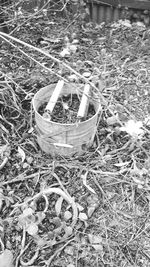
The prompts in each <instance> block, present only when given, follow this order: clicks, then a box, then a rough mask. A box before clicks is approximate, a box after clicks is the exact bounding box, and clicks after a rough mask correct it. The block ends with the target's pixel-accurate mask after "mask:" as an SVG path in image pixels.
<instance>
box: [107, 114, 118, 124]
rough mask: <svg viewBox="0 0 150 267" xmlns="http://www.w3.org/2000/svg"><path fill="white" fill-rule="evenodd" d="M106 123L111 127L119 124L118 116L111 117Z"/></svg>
mask: <svg viewBox="0 0 150 267" xmlns="http://www.w3.org/2000/svg"><path fill="white" fill-rule="evenodd" d="M106 122H107V124H108V125H109V126H111V125H114V124H116V123H118V116H117V115H116V116H111V117H109V118H107V120H106Z"/></svg>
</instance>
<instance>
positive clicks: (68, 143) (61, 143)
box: [33, 84, 101, 156]
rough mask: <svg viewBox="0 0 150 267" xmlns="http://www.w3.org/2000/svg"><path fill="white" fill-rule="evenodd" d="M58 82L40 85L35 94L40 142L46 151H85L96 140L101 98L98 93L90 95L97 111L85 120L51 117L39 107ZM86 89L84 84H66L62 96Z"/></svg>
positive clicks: (36, 120) (65, 154) (70, 153)
mask: <svg viewBox="0 0 150 267" xmlns="http://www.w3.org/2000/svg"><path fill="white" fill-rule="evenodd" d="M55 86H56V84H51V85H48V86H46V87H44V88H42V89H40V90H39V91H38V92H37V93H36V94H35V96H34V98H33V108H34V111H35V122H36V128H37V141H38V144H39V146H40V148H41V149H42V150H43V151H44V152H46V153H47V154H52V155H58V154H59V155H63V156H69V155H73V154H75V153H77V154H81V153H83V152H85V148H87V147H89V146H91V145H92V143H93V140H94V136H95V133H96V130H97V121H98V114H99V112H100V111H101V105H100V100H99V98H98V96H94V97H92V98H91V99H90V103H91V104H93V105H94V108H95V115H94V116H92V117H91V118H90V119H88V120H86V121H83V122H78V123H72V124H61V123H57V122H53V121H48V120H47V119H45V118H44V117H43V116H41V115H40V114H39V113H38V110H39V107H40V106H41V105H42V104H44V103H45V102H48V100H49V99H50V97H51V95H52V93H53V91H54V88H55ZM83 89H84V85H81V84H80V85H78V87H77V85H75V84H65V85H64V87H63V90H62V92H61V95H60V96H62V95H68V94H78V95H81V94H82V92H83Z"/></svg>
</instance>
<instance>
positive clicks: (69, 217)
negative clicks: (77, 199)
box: [64, 210, 72, 222]
mask: <svg viewBox="0 0 150 267" xmlns="http://www.w3.org/2000/svg"><path fill="white" fill-rule="evenodd" d="M71 218H72V213H71V212H70V211H69V210H67V211H65V213H64V220H65V221H66V222H67V221H69V220H70V219H71Z"/></svg>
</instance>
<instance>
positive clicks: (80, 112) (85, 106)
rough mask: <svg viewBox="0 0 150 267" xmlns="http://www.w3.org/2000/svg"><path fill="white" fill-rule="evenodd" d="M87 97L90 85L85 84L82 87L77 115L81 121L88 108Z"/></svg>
mask: <svg viewBox="0 0 150 267" xmlns="http://www.w3.org/2000/svg"><path fill="white" fill-rule="evenodd" d="M89 97H90V85H89V84H86V85H85V86H84V91H83V95H82V98H81V103H80V106H79V110H78V114H77V118H78V119H82V118H84V117H86V115H87V111H88V106H89Z"/></svg>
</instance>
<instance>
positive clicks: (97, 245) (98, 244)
mask: <svg viewBox="0 0 150 267" xmlns="http://www.w3.org/2000/svg"><path fill="white" fill-rule="evenodd" d="M88 239H89V242H90V244H91V245H92V247H93V248H94V249H95V250H96V251H103V245H102V240H103V239H102V237H101V236H97V235H92V234H88Z"/></svg>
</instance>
